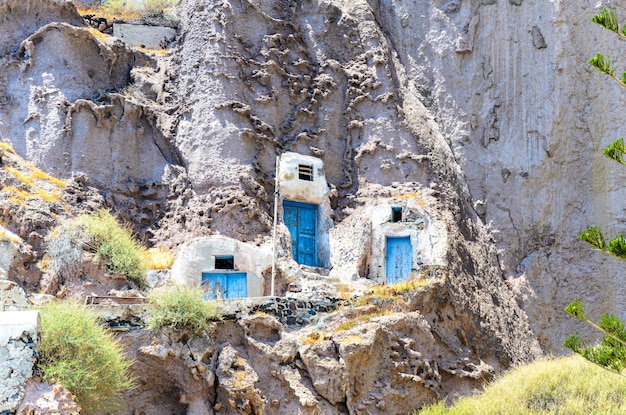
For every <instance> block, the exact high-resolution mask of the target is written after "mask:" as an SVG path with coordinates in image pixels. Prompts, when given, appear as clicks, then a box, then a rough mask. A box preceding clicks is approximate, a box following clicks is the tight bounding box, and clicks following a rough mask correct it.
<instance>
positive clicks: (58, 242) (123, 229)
mask: <svg viewBox="0 0 626 415" xmlns="http://www.w3.org/2000/svg"><path fill="white" fill-rule="evenodd" d="M46 242H47V251H46V254H47V255H48V256H49V257H50V258H51V263H52V266H53V269H55V270H59V269H61V268H62V267H64V266H66V265H71V264H77V263H79V262H80V261H81V259H82V252H83V249H85V248H86V249H89V250H92V251H93V252H95V253H97V254H98V256H99V257H100V258H101V259H102V260H103V261H104V262H105V263H106V266H107V268H108V269H109V271H110V272H112V273H114V274H118V275H123V276H124V277H126V278H127V279H129V280H130V281H133V282H135V283H136V284H137V285H139V286H140V287H142V286H143V285H144V284H145V274H146V265H145V258H146V249H145V248H144V247H143V246H141V245H140V244H139V243H138V242H137V241H136V240H135V239H134V238H133V235H132V232H131V230H130V228H129V227H127V226H123V225H121V224H120V223H119V222H118V221H117V219H116V218H115V216H113V215H112V214H111V212H109V211H108V210H105V209H102V210H100V211H98V212H97V213H96V214H95V215H86V214H85V215H80V216H78V217H77V218H74V219H72V220H71V221H69V222H66V223H63V224H61V225H59V226H57V227H56V228H54V229H53V230H52V231H51V232H50V234H49V235H48V236H47V238H46Z"/></svg>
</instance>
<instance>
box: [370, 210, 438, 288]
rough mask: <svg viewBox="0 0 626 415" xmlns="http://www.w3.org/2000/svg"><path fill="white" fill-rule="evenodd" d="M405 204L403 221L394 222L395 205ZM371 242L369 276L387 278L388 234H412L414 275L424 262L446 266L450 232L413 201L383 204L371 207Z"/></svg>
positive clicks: (377, 279)
mask: <svg viewBox="0 0 626 415" xmlns="http://www.w3.org/2000/svg"><path fill="white" fill-rule="evenodd" d="M393 206H398V207H402V221H400V222H395V223H394V222H392V221H391V220H392V207H393ZM370 217H371V221H372V241H371V252H370V266H369V270H370V275H369V278H371V279H374V280H376V281H378V282H385V280H386V262H385V254H386V248H387V237H388V236H391V237H400V236H409V237H410V239H411V247H412V249H413V258H412V261H413V264H412V269H413V271H414V272H413V275H414V276H418V275H419V270H420V267H421V266H422V265H446V246H447V232H446V228H445V225H444V224H443V223H439V222H437V221H435V220H433V219H432V217H431V215H429V214H428V213H427V212H426V211H425V210H424V209H423V208H421V207H420V206H417V205H416V204H415V203H412V201H408V202H405V203H398V204H382V205H378V206H375V207H373V208H371V210H370Z"/></svg>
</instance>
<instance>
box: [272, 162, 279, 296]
mask: <svg viewBox="0 0 626 415" xmlns="http://www.w3.org/2000/svg"><path fill="white" fill-rule="evenodd" d="M279 162H280V156H276V173H275V175H276V177H275V178H274V230H273V235H272V249H273V251H272V285H271V295H272V297H274V295H275V293H274V280H275V279H276V226H277V224H278V183H279V182H278V181H279V176H280V171H279Z"/></svg>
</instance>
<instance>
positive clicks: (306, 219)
mask: <svg viewBox="0 0 626 415" xmlns="http://www.w3.org/2000/svg"><path fill="white" fill-rule="evenodd" d="M283 211H284V222H285V225H287V228H288V229H289V233H290V234H291V253H292V254H293V259H295V260H296V262H297V263H298V264H303V265H311V266H313V267H316V266H317V205H311V204H309V203H299V202H290V201H287V200H285V201H284V202H283Z"/></svg>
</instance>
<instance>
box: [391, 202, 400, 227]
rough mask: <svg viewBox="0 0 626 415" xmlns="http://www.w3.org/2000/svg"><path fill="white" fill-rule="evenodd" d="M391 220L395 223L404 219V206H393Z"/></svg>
mask: <svg viewBox="0 0 626 415" xmlns="http://www.w3.org/2000/svg"><path fill="white" fill-rule="evenodd" d="M391 221H392V222H394V223H395V222H400V221H402V208H401V207H400V206H393V207H392V208H391Z"/></svg>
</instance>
